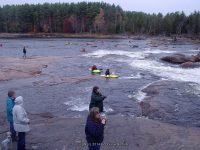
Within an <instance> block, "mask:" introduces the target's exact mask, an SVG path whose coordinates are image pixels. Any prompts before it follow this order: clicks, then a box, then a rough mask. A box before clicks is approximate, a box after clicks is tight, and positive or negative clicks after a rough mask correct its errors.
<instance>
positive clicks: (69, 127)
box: [0, 113, 200, 150]
mask: <svg viewBox="0 0 200 150" xmlns="http://www.w3.org/2000/svg"><path fill="white" fill-rule="evenodd" d="M29 117H30V118H31V125H30V126H31V131H30V132H29V133H28V135H27V148H28V149H37V150H55V149H58V150H69V149H76V150H82V149H87V148H86V140H85V133H84V127H85V120H86V116H85V118H58V117H54V116H52V115H51V114H48V113H46V115H45V113H41V114H40V113H39V114H35V115H33V114H32V115H31V114H29ZM7 130H8V129H7V127H6V126H5V125H4V127H3V128H2V127H1V132H0V133H1V134H0V139H1V140H2V139H3V138H5V131H7ZM2 131H3V132H2ZM52 135H53V136H52ZM199 138H200V130H199V128H193V127H190V128H186V127H180V126H175V125H171V124H167V123H160V122H158V121H154V120H150V119H145V118H130V117H129V118H126V117H122V116H108V121H107V125H106V127H105V137H104V143H103V146H102V150H117V149H119V150H122V149H123V150H125V149H126V150H133V149H134V150H155V149H162V150H169V149H170V150H199V149H200V144H199ZM15 144H16V143H13V146H15Z"/></svg>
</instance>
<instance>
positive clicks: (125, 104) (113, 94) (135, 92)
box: [0, 38, 200, 125]
mask: <svg viewBox="0 0 200 150" xmlns="http://www.w3.org/2000/svg"><path fill="white" fill-rule="evenodd" d="M149 42H150V40H131V42H130V39H100V40H97V39H63V38H62V39H40V38H38V39H37V38H36V39H2V40H0V44H3V47H0V56H5V57H21V55H22V48H23V46H27V52H28V56H29V57H30V56H64V57H65V59H64V60H62V61H60V62H59V61H56V62H52V64H51V65H49V67H48V68H47V69H45V70H43V71H44V72H45V73H46V74H47V75H43V76H40V77H33V78H29V79H18V80H10V81H7V82H1V83H0V89H1V90H0V98H1V102H0V109H1V110H4V109H5V107H4V106H5V101H4V99H5V98H6V94H7V90H8V89H10V88H14V89H16V90H17V94H18V95H23V96H24V98H25V105H26V107H27V109H28V111H29V112H33V113H38V112H51V113H53V114H54V115H56V116H71V117H80V116H83V115H85V114H87V113H88V105H89V101H90V95H91V90H92V87H93V86H94V85H98V86H99V87H100V89H101V91H102V93H103V94H104V95H106V96H107V99H106V100H105V102H104V105H105V111H106V113H107V115H114V114H120V115H123V116H140V115H141V110H140V106H139V105H138V102H139V101H142V100H143V98H145V96H146V94H145V93H143V92H142V91H141V90H142V89H144V88H145V87H147V86H148V85H151V84H154V83H157V82H160V81H163V80H166V81H169V82H170V83H173V84H170V86H171V87H165V88H164V89H163V90H164V92H168V94H167V95H165V96H162V98H164V99H166V101H167V102H166V103H167V104H170V106H172V105H173V106H174V111H175V112H177V110H180V109H181V108H180V105H179V102H180V103H181V101H184V106H183V107H188V109H187V108H184V109H187V110H188V111H191V110H194V111H195V114H192V116H191V117H189V115H190V113H187V110H184V111H186V114H189V115H186V116H185V117H184V116H181V117H182V118H179V117H180V114H179V116H178V115H177V116H176V114H175V113H173V112H172V113H170V114H166V116H164V119H163V120H165V121H168V122H173V123H176V122H181V121H182V120H184V121H183V122H184V123H188V122H193V123H194V124H195V125H199V124H200V118H199V113H200V110H199V109H198V107H197V106H200V78H199V77H200V69H199V68H195V69H182V68H180V67H179V66H177V65H171V64H167V63H164V62H162V61H160V59H159V58H160V57H162V56H165V55H170V54H172V53H177V52H178V53H183V54H190V55H192V54H196V53H197V51H198V50H197V49H198V48H199V47H200V45H199V44H191V43H180V44H176V45H174V44H168V45H165V46H159V47H156V48H155V47H154V48H152V47H150V46H149V45H148V43H149ZM132 45H138V47H137V48H132V47H131V46H132ZM82 48H85V49H86V51H87V52H86V53H81V52H80V50H81V49H82ZM93 64H95V65H97V66H98V67H99V68H102V69H104V70H105V69H106V68H110V69H111V72H114V73H116V74H118V75H119V76H120V77H119V78H118V79H110V80H106V79H104V78H102V77H99V76H93V78H92V79H91V80H87V81H84V82H80V83H78V84H77V83H75V84H68V83H66V84H65V83H63V84H58V85H53V86H48V85H46V86H35V85H34V84H33V83H34V82H36V81H37V82H38V81H44V80H48V79H49V76H51V77H52V76H53V77H55V78H59V77H79V76H87V75H90V72H89V70H88V68H89V67H90V66H91V65H93ZM177 83H178V84H177ZM170 88H173V89H175V90H169V89H170ZM172 96H173V97H172ZM171 97H172V98H173V99H176V103H175V104H172V105H171V101H170V98H171ZM188 99H189V100H191V99H192V102H191V103H190V101H187V102H186V100H188ZM155 118H156V117H155ZM179 119H180V120H181V121H180V120H179ZM193 123H192V124H193Z"/></svg>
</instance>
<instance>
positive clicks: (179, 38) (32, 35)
mask: <svg viewBox="0 0 200 150" xmlns="http://www.w3.org/2000/svg"><path fill="white" fill-rule="evenodd" d="M175 36H176V39H177V41H173V39H174V37H175ZM16 38H18V39H23V38H41V39H42V38H44V39H51V38H54V39H55V38H72V39H76V38H77V39H130V40H147V39H149V40H152V41H153V43H155V42H156V41H163V42H167V41H168V42H173V43H176V42H192V43H200V36H198V35H195V36H193V35H185V34H183V35H170V36H165V35H149V34H129V33H124V34H97V33H70V34H68V33H0V39H16ZM0 44H1V43H0Z"/></svg>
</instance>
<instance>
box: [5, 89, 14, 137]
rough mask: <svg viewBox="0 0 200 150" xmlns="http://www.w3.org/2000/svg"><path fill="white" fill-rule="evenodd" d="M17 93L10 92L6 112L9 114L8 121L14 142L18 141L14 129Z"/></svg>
mask: <svg viewBox="0 0 200 150" xmlns="http://www.w3.org/2000/svg"><path fill="white" fill-rule="evenodd" d="M15 98H16V95H15V91H13V90H9V91H8V98H7V100H6V112H7V120H8V122H9V124H10V132H11V137H12V141H16V131H15V129H14V125H13V113H12V112H13V107H14V105H15V102H14V101H15Z"/></svg>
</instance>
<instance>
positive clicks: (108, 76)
mask: <svg viewBox="0 0 200 150" xmlns="http://www.w3.org/2000/svg"><path fill="white" fill-rule="evenodd" d="M101 77H105V78H118V77H119V76H118V75H116V74H110V75H101Z"/></svg>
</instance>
